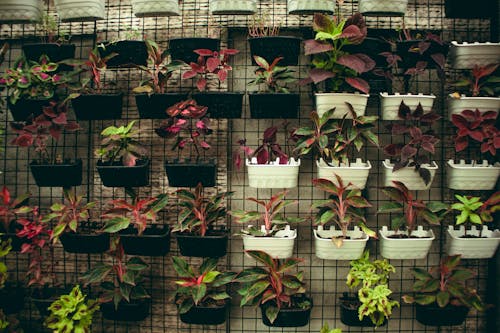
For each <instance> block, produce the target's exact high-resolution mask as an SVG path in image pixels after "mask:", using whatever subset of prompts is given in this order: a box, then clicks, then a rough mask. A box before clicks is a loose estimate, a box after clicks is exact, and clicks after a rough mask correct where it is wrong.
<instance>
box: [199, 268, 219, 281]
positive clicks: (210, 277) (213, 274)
mask: <svg viewBox="0 0 500 333" xmlns="http://www.w3.org/2000/svg"><path fill="white" fill-rule="evenodd" d="M219 274H220V272H217V271H211V272H208V273H207V274H206V275H205V276H204V277H203V283H212V282H213V281H214V280H215V278H216V277H217V276H218V275H219Z"/></svg>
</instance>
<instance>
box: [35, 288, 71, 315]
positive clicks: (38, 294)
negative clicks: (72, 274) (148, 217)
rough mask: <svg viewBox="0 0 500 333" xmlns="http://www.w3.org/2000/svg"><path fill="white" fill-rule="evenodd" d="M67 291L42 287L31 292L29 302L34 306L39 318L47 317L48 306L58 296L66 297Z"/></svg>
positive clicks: (48, 312)
mask: <svg viewBox="0 0 500 333" xmlns="http://www.w3.org/2000/svg"><path fill="white" fill-rule="evenodd" d="M67 293H68V290H67V289H65V288H52V287H42V288H37V289H34V290H33V293H32V294H31V301H32V302H33V304H35V307H36V308H37V310H38V312H39V313H40V316H41V317H42V318H45V317H47V316H48V315H49V314H50V310H49V306H50V305H51V304H52V303H53V302H54V301H55V300H57V299H58V298H59V297H60V296H62V295H66V294H67Z"/></svg>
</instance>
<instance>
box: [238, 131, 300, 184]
mask: <svg viewBox="0 0 500 333" xmlns="http://www.w3.org/2000/svg"><path fill="white" fill-rule="evenodd" d="M287 126H288V123H286V122H284V123H283V128H284V132H285V135H286V134H287ZM277 134H278V127H277V126H271V127H269V128H267V129H266V130H265V131H264V135H263V138H262V144H261V145H260V146H259V147H257V149H255V150H253V149H252V148H250V147H248V146H247V144H246V140H245V139H241V140H239V143H240V146H239V148H238V150H237V151H235V152H234V154H233V162H234V165H235V167H236V168H237V169H239V168H240V166H241V161H242V156H243V158H244V159H245V165H246V167H247V171H248V184H249V186H250V187H255V188H293V187H297V183H298V177H299V167H300V160H295V159H294V158H293V157H292V158H289V157H288V154H286V153H285V152H284V151H283V148H282V147H281V145H280V144H279V143H278V136H277ZM285 141H288V140H287V139H286V138H285Z"/></svg>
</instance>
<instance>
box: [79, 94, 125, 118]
mask: <svg viewBox="0 0 500 333" xmlns="http://www.w3.org/2000/svg"><path fill="white" fill-rule="evenodd" d="M71 105H72V106H73V110H74V111H75V114H76V118H77V119H78V120H110V119H120V118H121V117H122V105H123V93H118V94H104V95H103V94H87V95H80V96H78V97H77V98H75V99H73V100H71Z"/></svg>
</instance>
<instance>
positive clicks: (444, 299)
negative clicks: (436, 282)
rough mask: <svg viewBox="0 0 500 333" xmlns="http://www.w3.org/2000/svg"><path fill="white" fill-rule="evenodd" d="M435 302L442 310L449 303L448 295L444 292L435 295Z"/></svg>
mask: <svg viewBox="0 0 500 333" xmlns="http://www.w3.org/2000/svg"><path fill="white" fill-rule="evenodd" d="M436 302H437V304H438V305H439V307H441V308H444V307H445V306H446V305H448V303H449V302H450V293H448V292H446V291H440V292H438V293H437V295H436Z"/></svg>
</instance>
